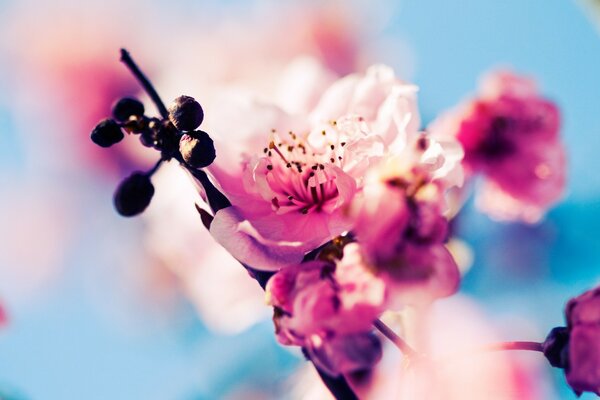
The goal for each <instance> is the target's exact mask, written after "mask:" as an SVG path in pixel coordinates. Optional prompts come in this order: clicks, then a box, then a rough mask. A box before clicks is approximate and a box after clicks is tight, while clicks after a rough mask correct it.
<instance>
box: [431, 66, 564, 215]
mask: <svg viewBox="0 0 600 400" xmlns="http://www.w3.org/2000/svg"><path fill="white" fill-rule="evenodd" d="M559 129H560V115H559V110H558V108H557V106H556V105H555V104H554V103H553V102H551V101H549V100H547V99H545V98H543V97H542V96H541V95H540V94H539V93H538V91H537V89H536V87H535V84H534V83H533V82H532V81H531V80H529V79H527V78H524V77H521V76H518V75H515V74H513V73H511V72H508V71H499V72H494V73H491V74H489V75H488V76H486V77H485V79H484V80H483V81H482V84H481V86H480V91H479V95H478V96H477V97H476V98H474V99H472V100H469V101H467V102H465V103H463V104H462V105H461V106H459V107H458V109H457V110H455V111H452V112H450V113H448V114H447V115H445V116H442V117H441V118H440V119H438V120H437V121H435V122H434V123H433V124H432V126H431V127H430V130H431V132H432V133H433V135H434V136H436V137H445V136H446V137H447V136H453V137H456V138H457V139H458V140H459V141H460V142H461V144H462V145H463V147H464V150H465V158H464V165H465V168H466V170H467V172H468V173H469V175H470V176H472V175H473V174H482V175H483V176H484V182H483V185H482V186H481V188H480V189H479V191H478V193H477V199H476V204H477V205H478V207H479V208H480V209H482V210H483V211H484V212H486V213H488V214H489V215H490V216H492V217H493V218H496V219H501V220H522V221H524V222H529V223H533V222H536V221H538V220H539V219H540V218H541V217H542V216H543V215H544V213H545V212H546V210H547V209H548V208H549V207H551V206H552V205H553V204H554V203H556V202H557V201H558V200H559V199H560V197H561V196H562V194H563V192H564V188H565V172H566V171H565V152H564V148H563V145H562V143H561V141H560V137H559Z"/></svg>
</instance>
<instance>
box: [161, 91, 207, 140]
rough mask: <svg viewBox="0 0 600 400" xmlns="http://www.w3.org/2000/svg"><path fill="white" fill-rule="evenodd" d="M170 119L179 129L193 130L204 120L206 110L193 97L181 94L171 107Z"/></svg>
mask: <svg viewBox="0 0 600 400" xmlns="http://www.w3.org/2000/svg"><path fill="white" fill-rule="evenodd" d="M169 119H170V120H171V122H172V123H173V125H175V127H176V128H177V129H178V130H180V131H186V132H191V131H193V130H194V129H196V128H198V127H199V126H200V124H201V123H202V121H203V120H204V111H203V110H202V106H201V105H200V103H198V102H197V101H196V100H194V98H193V97H190V96H179V97H178V98H176V99H175V100H174V101H173V104H172V105H171V107H170V108H169Z"/></svg>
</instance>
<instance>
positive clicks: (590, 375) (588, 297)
mask: <svg viewBox="0 0 600 400" xmlns="http://www.w3.org/2000/svg"><path fill="white" fill-rule="evenodd" d="M566 314H567V325H568V329H569V344H568V346H569V347H568V362H567V366H566V368H565V372H566V375H567V382H568V383H569V385H570V386H571V387H572V388H573V390H574V391H575V393H577V394H580V393H581V392H593V393H595V394H597V395H598V396H600V287H597V288H595V289H592V290H589V291H587V292H585V293H583V294H582V295H580V296H578V297H575V298H574V299H571V300H570V301H569V303H568V304H567V308H566Z"/></svg>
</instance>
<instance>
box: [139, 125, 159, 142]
mask: <svg viewBox="0 0 600 400" xmlns="http://www.w3.org/2000/svg"><path fill="white" fill-rule="evenodd" d="M140 142H141V143H142V144H143V145H144V146H146V147H154V146H156V144H157V141H156V132H155V131H154V130H152V129H149V128H147V129H144V130H143V131H142V132H141V134H140Z"/></svg>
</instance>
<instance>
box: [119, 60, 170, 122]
mask: <svg viewBox="0 0 600 400" xmlns="http://www.w3.org/2000/svg"><path fill="white" fill-rule="evenodd" d="M121 61H122V62H123V64H125V65H126V66H127V68H129V70H130V71H131V73H132V74H133V76H135V77H136V79H137V80H138V82H140V84H141V85H142V87H143V88H144V90H145V91H146V93H148V96H150V98H151V99H152V101H153V102H154V104H155V105H156V108H158V111H159V112H160V115H161V116H162V117H163V118H169V112H168V111H167V107H165V104H164V103H163V101H162V100H161V98H160V96H159V95H158V92H156V89H154V86H152V84H151V83H150V81H149V80H148V78H146V75H144V73H143V72H142V71H141V70H140V68H139V67H138V66H137V64H136V63H135V61H133V59H132V58H131V56H130V55H129V52H128V51H127V50H125V49H121Z"/></svg>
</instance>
